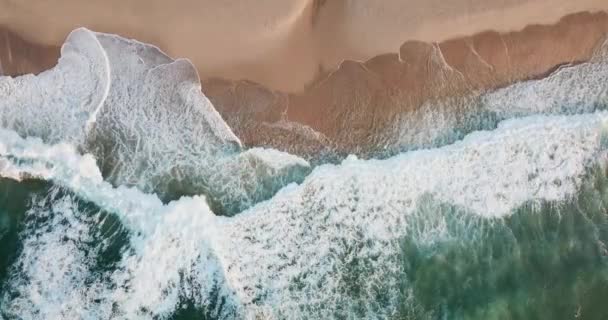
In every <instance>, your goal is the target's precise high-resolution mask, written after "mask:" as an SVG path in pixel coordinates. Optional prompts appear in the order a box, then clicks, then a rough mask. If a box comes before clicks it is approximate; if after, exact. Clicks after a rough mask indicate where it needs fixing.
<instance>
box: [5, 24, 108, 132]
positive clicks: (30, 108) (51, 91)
mask: <svg viewBox="0 0 608 320" xmlns="http://www.w3.org/2000/svg"><path fill="white" fill-rule="evenodd" d="M109 88H110V65H109V62H108V58H107V56H106V54H105V52H104V50H103V49H102V47H101V44H100V43H99V41H98V40H97V38H96V37H95V35H94V34H93V33H91V32H90V31H88V30H84V29H78V30H75V31H73V32H72V33H70V35H69V36H68V38H67V40H66V42H65V44H64V45H63V47H62V48H61V59H59V63H58V65H57V66H56V67H55V68H53V69H51V70H49V71H46V72H43V73H42V74H40V75H38V76H33V75H26V76H23V77H18V78H11V77H0V97H1V98H0V123H2V127H4V128H7V129H12V130H15V131H16V132H18V133H19V134H20V135H22V136H37V137H42V138H44V140H45V141H47V142H50V143H58V142H73V143H76V144H82V143H83V142H84V138H85V133H86V130H87V129H88V128H90V126H91V125H92V123H93V122H95V117H96V115H97V113H98V112H99V111H100V109H101V107H102V106H103V103H104V101H105V99H106V97H107V96H108V91H109Z"/></svg>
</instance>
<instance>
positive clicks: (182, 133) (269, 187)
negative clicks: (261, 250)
mask: <svg viewBox="0 0 608 320" xmlns="http://www.w3.org/2000/svg"><path fill="white" fill-rule="evenodd" d="M0 120H2V122H1V123H2V127H4V128H7V129H12V130H15V131H16V132H18V133H19V134H20V135H21V136H35V137H40V138H42V139H43V140H44V141H46V142H50V143H59V142H69V143H72V144H74V145H75V146H77V147H78V148H80V149H83V150H85V151H86V152H89V153H92V154H93V155H94V156H95V158H96V159H97V161H98V163H100V164H101V169H102V173H103V174H104V177H105V178H106V179H107V180H108V181H111V182H112V183H113V184H114V185H115V186H120V185H125V186H136V187H138V188H139V189H140V190H142V191H144V192H157V193H159V194H161V195H163V196H164V197H165V198H171V197H176V196H179V195H182V194H198V193H205V194H206V195H207V196H208V197H209V198H212V200H213V202H214V205H215V206H216V207H217V208H219V209H221V210H223V211H224V213H226V214H235V213H238V212H240V211H242V210H243V209H245V208H247V207H248V206H250V205H251V204H254V203H256V202H259V201H261V200H264V199H267V198H269V197H270V196H272V194H274V192H276V191H277V190H278V188H280V187H281V186H283V185H285V184H288V183H291V182H294V181H301V180H302V179H303V178H304V176H305V175H306V174H308V172H309V171H310V165H309V164H308V163H307V162H306V161H304V160H302V159H299V158H297V157H295V156H291V155H288V154H282V155H280V156H279V154H280V152H278V151H274V150H263V149H256V150H253V151H247V152H245V153H242V151H243V150H242V147H241V142H240V141H239V139H238V138H237V137H236V136H235V135H234V134H233V132H232V130H231V129H230V128H229V127H228V126H227V125H226V123H225V122H224V121H223V119H222V118H221V116H220V115H219V113H218V112H217V111H216V110H215V108H214V107H213V105H212V104H211V102H210V101H209V100H208V99H207V97H206V96H205V95H204V94H203V93H202V92H201V85H200V80H199V77H198V74H197V71H196V69H195V68H194V66H193V65H192V64H191V63H190V62H189V61H188V60H185V59H178V60H173V59H172V58H170V57H168V56H167V55H165V54H164V53H163V52H162V51H161V50H159V49H158V48H157V47H154V46H152V45H148V44H144V43H140V42H137V41H135V40H127V39H124V38H122V37H119V36H116V35H110V34H102V33H95V32H92V31H89V30H87V29H83V28H81V29H77V30H75V31H74V32H72V33H71V34H70V36H69V37H68V39H67V41H66V43H65V45H64V46H63V49H62V58H61V60H60V62H59V65H58V66H57V67H55V68H53V69H51V70H49V71H47V72H44V73H42V74H41V75H39V76H33V75H26V76H23V77H17V78H10V77H3V78H0ZM85 138H86V141H85ZM265 153H268V154H267V155H264V154H265ZM279 159H280V160H279ZM279 162H280V163H281V167H280V168H279V169H277V168H276V165H277V163H279ZM256 172H261V173H262V174H261V175H256V174H255V173H256Z"/></svg>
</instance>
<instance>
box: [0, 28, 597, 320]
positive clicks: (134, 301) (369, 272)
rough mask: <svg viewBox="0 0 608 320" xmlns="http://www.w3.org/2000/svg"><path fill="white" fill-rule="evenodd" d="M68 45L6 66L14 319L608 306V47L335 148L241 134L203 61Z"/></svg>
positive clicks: (139, 48) (6, 292)
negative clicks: (344, 151)
mask: <svg viewBox="0 0 608 320" xmlns="http://www.w3.org/2000/svg"><path fill="white" fill-rule="evenodd" d="M61 53H62V55H61V59H60V60H59V63H58V65H57V66H56V67H55V68H53V69H51V70H48V71H46V72H44V73H42V74H40V75H37V76H34V75H25V76H21V77H16V78H11V77H0V319H1V320H9V319H333V318H335V319H363V318H367V319H414V320H415V319H442V320H443V319H608V305H607V304H606V303H605V299H606V297H607V296H608V247H607V244H608V171H607V170H608V55H607V53H608V45H605V48H600V49H599V50H598V52H597V54H596V55H595V57H594V58H593V59H592V60H591V61H589V62H586V63H582V64H577V65H574V66H564V67H562V68H560V69H558V70H556V71H555V72H554V73H552V74H551V75H549V76H547V77H546V78H544V79H539V80H530V81H526V82H521V83H518V84H515V85H512V86H508V87H505V88H501V89H499V90H496V91H493V92H480V93H479V94H478V95H476V96H474V97H463V98H462V99H461V100H459V101H457V102H450V101H446V103H444V104H441V105H429V106H426V107H424V108H421V109H420V111H419V112H418V113H416V114H415V115H413V116H412V118H407V117H404V118H403V119H396V121H395V125H394V126H393V127H391V128H390V130H389V131H388V133H387V134H389V135H390V139H387V141H390V143H391V145H390V146H389V149H390V150H391V152H390V153H387V154H386V155H384V156H379V157H377V158H374V159H364V158H358V157H356V156H354V155H351V156H348V157H346V158H344V159H342V160H341V161H340V162H339V163H337V164H336V163H329V162H328V163H325V164H323V163H322V161H321V162H320V163H321V164H318V165H317V164H315V165H311V164H310V163H309V162H308V161H306V160H305V159H303V158H301V157H298V156H295V155H291V154H288V153H285V152H282V151H279V150H273V149H262V148H246V147H244V146H243V145H242V143H241V141H240V140H239V138H238V137H237V136H235V135H234V133H233V132H232V130H231V128H230V127H228V125H226V123H225V122H224V120H223V119H222V117H221V116H220V115H219V114H218V112H217V111H216V110H215V108H214V107H213V105H212V103H211V102H210V101H209V100H208V99H207V97H205V95H204V92H205V88H204V87H203V88H202V91H201V85H200V80H199V76H198V74H197V72H196V70H195V69H194V67H193V66H192V64H191V63H190V62H189V61H188V60H185V59H177V60H175V59H172V58H170V57H168V56H167V55H165V54H164V53H162V52H161V51H160V50H159V49H157V48H156V47H154V46H151V45H147V44H144V43H140V42H137V41H134V40H127V39H124V38H121V37H118V36H115V35H109V34H102V33H95V32H92V31H89V30H87V29H77V30H75V31H73V32H72V33H71V34H70V36H69V37H68V39H67V40H66V42H65V44H64V46H63V47H62V52H61ZM352 112H356V110H353V111H352ZM387 130H388V129H387Z"/></svg>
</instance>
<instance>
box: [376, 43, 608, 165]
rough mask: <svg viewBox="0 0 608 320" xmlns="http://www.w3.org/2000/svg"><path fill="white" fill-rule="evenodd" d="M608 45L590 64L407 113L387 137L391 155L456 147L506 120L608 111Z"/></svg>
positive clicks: (388, 132)
mask: <svg viewBox="0 0 608 320" xmlns="http://www.w3.org/2000/svg"><path fill="white" fill-rule="evenodd" d="M606 48H608V41H607V42H605V43H604V45H603V46H602V47H601V48H599V49H598V50H597V52H596V54H595V55H594V57H593V58H592V59H591V60H590V61H588V62H585V63H580V64H577V65H573V66H563V67H561V68H559V69H558V70H556V71H555V72H553V73H551V74H550V75H548V76H547V77H545V78H542V79H538V80H530V81H522V82H518V83H515V84H513V85H510V86H507V87H505V88H501V89H498V90H495V91H490V92H473V93H470V94H469V95H465V96H464V97H450V98H447V99H444V100H442V101H427V102H426V103H425V104H424V105H422V106H421V107H420V108H418V109H416V110H414V111H411V112H404V113H402V114H400V115H399V117H397V119H395V121H394V122H393V123H392V125H391V126H390V127H389V128H387V130H386V132H384V133H383V134H384V140H385V141H386V145H385V148H386V149H387V150H388V151H389V153H396V152H402V151H404V150H412V149H419V148H428V147H437V146H441V145H446V144H450V143H453V142H454V141H457V140H459V139H461V138H463V137H464V136H465V135H466V134H468V133H470V132H473V131H475V130H487V129H494V128H495V127H496V126H497V124H498V123H499V122H500V121H503V120H507V119H512V118H517V117H526V116H531V115H535V114H543V115H560V114H564V115H570V114H583V113H589V112H593V111H596V110H606V109H607V108H608V53H606V52H608V49H606Z"/></svg>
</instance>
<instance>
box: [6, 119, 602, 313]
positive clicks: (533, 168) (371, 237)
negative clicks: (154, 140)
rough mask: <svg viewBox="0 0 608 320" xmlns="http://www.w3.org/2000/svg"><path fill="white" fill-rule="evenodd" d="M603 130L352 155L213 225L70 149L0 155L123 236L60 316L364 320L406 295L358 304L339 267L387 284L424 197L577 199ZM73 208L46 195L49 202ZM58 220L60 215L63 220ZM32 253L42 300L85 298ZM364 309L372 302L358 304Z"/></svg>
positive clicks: (502, 204) (195, 209) (26, 147)
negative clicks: (101, 272)
mask: <svg viewBox="0 0 608 320" xmlns="http://www.w3.org/2000/svg"><path fill="white" fill-rule="evenodd" d="M607 122H608V114H606V113H603V112H601V113H594V114H587V115H578V116H552V117H550V116H535V117H529V118H525V119H518V120H510V121H507V122H504V123H502V124H501V125H500V126H499V127H498V129H496V130H494V131H488V132H477V133H475V134H472V135H470V136H468V137H467V138H465V139H464V140H463V141H461V142H458V143H456V144H454V145H450V146H446V147H442V148H438V149H431V150H421V151H414V152H409V153H406V154H403V155H399V156H396V157H393V158H390V159H387V160H372V161H365V160H358V159H355V158H352V157H351V158H349V159H347V160H345V161H344V162H343V163H342V164H340V165H323V166H320V167H317V168H316V169H315V170H314V171H313V173H312V174H311V175H309V176H308V177H307V178H306V179H305V180H304V182H303V183H302V184H300V185H291V186H289V187H287V188H284V189H283V190H281V191H280V192H279V193H278V194H277V195H276V196H275V197H273V198H272V199H271V200H268V201H265V202H262V203H260V204H258V205H255V206H254V207H252V208H251V209H248V210H246V211H245V212H243V213H242V214H240V215H238V216H236V217H232V218H229V219H228V218H222V217H218V216H216V215H214V214H213V212H212V211H211V209H210V208H209V206H208V205H207V202H206V200H205V198H204V197H199V196H196V197H191V198H190V197H185V198H182V199H181V200H179V201H174V202H170V203H168V204H163V203H162V201H161V200H160V199H159V198H158V197H157V196H155V195H151V194H144V193H142V192H141V191H139V190H138V189H136V188H128V187H125V186H120V187H114V186H112V185H111V184H109V183H108V182H105V181H104V180H103V177H102V175H101V173H100V170H99V169H98V168H97V166H96V162H95V159H94V158H93V157H92V156H91V155H85V156H82V155H80V154H79V153H78V151H77V150H76V148H74V147H73V146H71V145H69V144H59V145H48V144H45V143H44V142H43V141H42V140H41V139H35V138H21V137H19V136H18V135H17V134H16V133H14V132H11V131H6V130H2V131H0V134H1V139H0V141H1V143H2V145H0V150H1V151H2V152H1V154H2V157H3V159H4V163H5V164H4V167H3V168H4V169H3V172H9V173H10V176H12V177H15V176H21V177H38V178H42V179H47V180H49V181H53V183H55V184H57V185H58V186H61V187H62V188H65V189H66V190H69V191H70V192H72V193H73V194H74V195H76V196H77V197H79V198H81V199H83V200H84V201H89V202H91V203H93V204H94V205H96V206H97V207H99V208H100V209H102V210H104V211H107V212H109V213H112V214H115V215H116V216H117V219H118V220H119V221H120V222H121V224H122V225H123V226H124V227H125V228H127V229H128V230H129V234H130V238H129V250H125V251H124V252H123V253H122V256H121V258H120V262H119V263H118V267H117V269H116V271H115V272H113V273H112V276H111V277H110V278H109V279H108V280H105V281H106V283H101V284H100V285H99V286H97V285H96V286H93V288H106V287H107V288H110V289H108V290H106V289H103V290H101V289H99V290H101V291H95V290H97V289H95V290H93V291H85V292H86V294H84V295H83V297H85V298H86V297H88V296H87V295H89V294H90V295H91V298H90V299H92V300H91V301H97V302H95V303H90V302H87V303H85V302H83V301H81V300H74V304H67V305H65V308H68V307H69V306H76V305H80V304H82V306H83V308H84V306H89V307H90V308H92V311H91V310H84V309H79V310H80V311H79V312H85V311H86V312H93V311H94V312H101V311H103V310H104V309H103V308H105V307H107V305H106V304H103V303H101V305H100V304H99V303H100V302H99V301H107V304H110V305H113V306H114V307H113V308H110V310H113V311H112V312H114V315H115V316H118V317H123V318H130V319H133V318H145V317H148V316H161V317H165V316H168V315H170V314H172V313H173V312H175V311H176V310H178V309H179V306H180V303H181V301H182V299H183V298H184V297H186V298H189V299H192V301H195V304H196V305H198V306H209V305H210V304H209V301H224V302H223V303H220V304H217V303H216V304H212V305H213V306H214V307H215V308H216V309H214V310H211V311H209V312H211V313H212V314H214V316H216V317H220V318H221V317H232V316H239V317H240V316H242V317H245V316H247V315H250V316H251V315H254V314H257V315H263V314H266V315H273V314H274V315H283V316H286V315H288V314H294V313H292V312H296V310H299V312H302V316H304V315H318V316H319V317H324V316H332V315H334V314H336V313H337V314H349V312H352V311H353V310H355V309H357V308H359V309H360V308H364V310H367V311H365V312H368V313H366V314H367V315H369V316H371V315H372V314H373V312H380V313H379V315H381V314H384V315H388V314H390V313H392V312H396V311H395V310H396V308H397V306H398V305H399V301H397V300H395V299H397V298H398V297H402V296H401V295H398V294H397V293H398V292H397V291H395V290H399V288H398V287H397V286H395V285H393V284H391V283H388V284H385V285H386V287H383V288H384V289H382V290H388V291H386V292H385V293H386V295H387V296H388V297H389V300H387V301H385V302H384V303H383V304H381V305H377V299H375V298H374V296H373V295H374V294H377V293H378V291H377V290H376V289H378V288H376V289H373V288H372V287H365V288H362V289H361V291H359V295H360V296H359V297H358V298H357V299H354V298H353V297H352V295H351V293H349V292H345V291H344V287H343V280H341V279H343V277H342V276H343V273H342V272H343V271H341V270H344V268H346V267H347V266H346V265H345V264H346V263H347V262H348V261H350V259H353V258H354V256H353V254H356V257H357V259H359V260H360V261H365V266H362V268H364V270H363V271H365V270H367V271H365V272H367V273H366V274H367V276H366V277H367V281H368V283H369V286H376V285H378V284H381V283H384V282H383V280H382V278H383V277H386V278H387V279H390V277H388V274H391V273H395V272H398V271H399V268H400V265H399V262H398V260H395V257H396V255H395V253H396V252H398V250H399V246H398V245H396V244H395V241H397V240H398V239H400V238H401V237H403V236H405V235H406V234H407V233H408V232H411V231H407V230H408V229H407V226H408V225H409V223H410V222H411V220H410V216H411V215H412V214H415V213H416V212H417V211H419V210H420V206H421V205H422V204H423V203H425V201H427V200H425V199H427V198H428V196H429V195H432V196H433V197H434V199H436V201H439V202H445V203H449V204H451V205H454V206H457V207H459V208H462V209H463V210H465V211H466V212H469V214H472V215H474V216H479V217H484V218H485V219H495V218H494V217H501V216H508V215H510V214H511V213H513V210H514V209H516V208H517V207H519V206H522V205H524V204H528V205H534V204H535V203H536V204H538V205H539V204H541V203H542V202H543V201H562V200H564V199H567V198H569V197H573V196H574V195H575V194H576V192H577V190H578V188H579V187H580V186H581V183H582V182H583V179H584V175H585V173H586V172H587V169H588V168H589V167H590V166H591V165H593V163H597V161H600V160H601V159H604V156H603V152H604V150H605V147H606V145H605V128H606V125H607ZM68 200H69V199H68ZM68 200H61V199H55V200H53V201H51V205H52V204H55V203H58V205H59V204H61V203H63V202H65V201H68ZM68 202H69V201H68ZM62 212H63V209H61V210H58V214H60V215H65V214H67V213H62ZM70 212H72V211H70ZM70 214H76V215H77V213H70ZM73 228H74V229H79V228H82V227H79V226H77V225H76V226H74V227H73ZM53 230H55V229H53ZM56 230H57V231H50V233H51V235H49V237H51V238H49V239H51V240H52V239H55V238H52V237H53V236H52V234H54V233H55V232H56V233H59V234H61V233H64V232H65V229H64V228H62V227H58V228H57V229H56ZM427 237H428V235H427ZM26 238H27V235H26ZM54 242H55V241H48V243H49V245H50V243H54ZM85 242H86V241H85ZM36 243H38V242H36ZM44 243H47V242H44ZM54 245H55V246H59V247H61V248H55V249H54V250H60V252H63V253H62V254H68V253H69V252H73V250H75V249H71V247H69V246H70V245H71V244H70V243H69V242H66V243H63V242H60V243H55V244H54ZM38 246H40V245H38ZM62 246H67V247H62ZM353 246H354V247H353ZM43 247H44V246H43ZM28 248H29V247H27V246H26V249H25V250H28ZM349 248H358V249H357V250H356V251H350V250H352V249H349ZM31 250H33V251H32V252H34V253H32V256H36V257H37V259H36V260H35V261H31V262H28V263H32V264H34V265H35V267H33V268H34V269H32V270H35V271H36V272H37V273H40V277H42V276H51V277H62V278H60V279H55V278H53V279H47V280H48V281H45V282H39V283H40V285H41V286H42V287H40V288H39V290H42V291H43V292H53V290H62V292H72V291H74V292H82V290H84V289H83V288H82V280H81V278H79V276H75V277H73V276H67V275H66V274H69V273H57V272H56V271H57V268H58V266H57V265H56V264H55V263H54V262H53V261H54V260H53V259H51V258H50V257H49V258H48V259H46V258H43V257H42V256H46V255H47V254H52V252H54V251H53V250H48V253H47V250H44V249H42V248H39V247H36V246H34V247H33V248H31ZM61 250H64V251H61ZM58 254H59V253H58ZM77 257H78V256H77V255H75V256H74V257H73V258H74V259H75V258H77ZM28 261H29V260H28ZM362 263H363V262H362ZM79 265H82V266H83V267H82V269H78V268H80V267H78V266H79ZM74 268H77V269H76V270H77V271H78V270H80V271H78V272H82V273H87V271H86V270H88V269H87V268H89V267H87V264H86V263H84V264H82V263H80V264H75V265H74ZM370 270H382V272H372V273H369V271H370ZM363 271H362V272H363ZM73 272H76V271H73ZM78 272H77V274H80V273H78ZM24 276H27V272H26V274H25V275H24ZM79 279H80V280H79ZM13 281H15V279H13ZM57 281H59V282H57ZM15 283H17V285H18V283H20V282H18V281H17V282H13V284H15ZM44 283H48V286H45V284H44ZM58 283H59V284H58ZM53 284H57V286H54V285H53ZM29 285H30V284H29V283H28V282H24V283H22V284H21V286H23V288H22V289H23V290H25V291H24V292H30V293H31V294H35V292H38V291H36V290H33V289H32V288H31V287H30V286H29ZM62 288H63V289H62ZM27 289H32V290H30V291H27ZM64 289H65V290H64ZM57 296H60V294H58V295H57ZM21 299H26V300H27V301H28V302H27V303H25V302H23V301H21V302H20V303H19V305H22V306H24V305H30V306H31V309H28V310H26V311H27V312H32V314H35V313H36V312H41V310H46V309H45V308H47V306H46V305H47V303H48V304H49V305H51V304H52V303H51V301H49V300H37V298H36V296H27V295H25V296H21ZM79 299H80V298H79ZM36 301H38V302H39V303H42V304H44V305H45V306H44V307H43V306H39V305H37V302H36ZM364 301H369V305H362V303H364ZM218 305H221V307H218ZM104 306H105V307H104ZM11 310H12V309H11ZM100 310H101V311H100ZM374 310H375V311H374ZM21 311H23V310H21ZM51 311H52V312H51ZM64 311H65V312H68V311H69V312H71V311H70V310H67V309H66V310H62V309H61V308H59V309H53V310H50V311H48V312H49V313H48V315H53V314H61V312H64ZM57 312H59V313H57ZM69 312H68V313H66V314H73V313H69ZM86 312H85V313H82V314H86ZM79 315H80V314H79Z"/></svg>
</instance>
